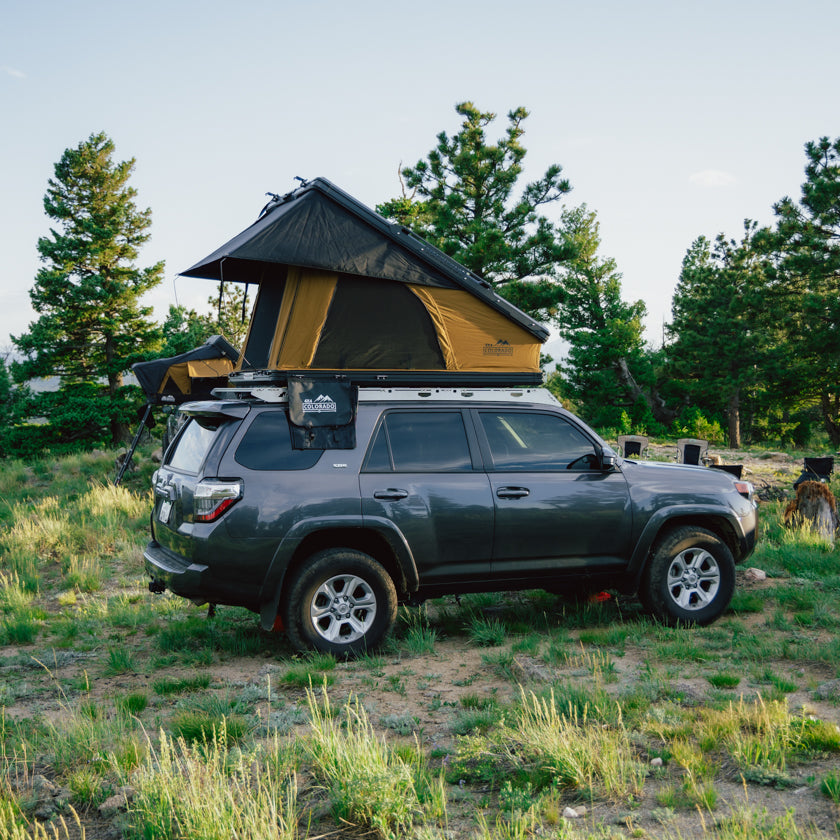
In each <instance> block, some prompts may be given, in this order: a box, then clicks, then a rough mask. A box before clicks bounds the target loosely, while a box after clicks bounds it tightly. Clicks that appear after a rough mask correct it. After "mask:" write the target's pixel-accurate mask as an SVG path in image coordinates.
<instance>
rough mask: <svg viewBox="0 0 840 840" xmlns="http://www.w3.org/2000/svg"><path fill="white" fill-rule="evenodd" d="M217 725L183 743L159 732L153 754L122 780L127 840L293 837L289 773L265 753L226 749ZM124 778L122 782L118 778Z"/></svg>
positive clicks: (296, 817)
mask: <svg viewBox="0 0 840 840" xmlns="http://www.w3.org/2000/svg"><path fill="white" fill-rule="evenodd" d="M228 740H229V739H228V738H227V736H226V733H225V732H224V726H222V729H221V730H220V731H219V732H216V733H214V734H213V735H212V737H211V738H209V739H208V740H205V741H203V742H202V743H200V744H194V745H190V744H187V743H186V742H185V741H184V740H182V739H180V738H179V739H172V738H170V737H169V736H167V735H166V734H165V733H161V735H160V741H159V744H158V747H157V749H156V750H154V751H152V750H150V752H149V757H148V759H147V761H146V763H145V764H144V765H143V766H142V767H141V768H140V770H139V771H137V772H135V773H134V774H133V775H132V776H131V777H130V781H131V783H132V784H133V786H134V787H135V790H136V795H135V798H134V800H133V801H132V802H131V804H130V805H129V807H128V814H127V819H126V826H125V829H124V836H125V837H126V838H127V840H148V839H149V838H155V840H181V838H190V840H218V838H221V837H236V838H239V840H265V838H267V837H271V838H276V840H295V838H297V837H298V836H299V833H298V820H299V816H300V815H299V813H298V807H297V778H296V775H295V771H294V768H293V767H291V766H289V765H287V764H285V763H284V762H282V761H281V762H278V761H276V758H277V754H278V753H279V752H280V748H279V747H278V746H277V744H276V743H275V745H274V747H275V753H274V755H272V756H265V755H263V754H260V753H254V754H251V755H247V754H243V753H238V754H236V755H234V754H233V753H232V752H230V751H229V748H228ZM126 781H127V780H126Z"/></svg>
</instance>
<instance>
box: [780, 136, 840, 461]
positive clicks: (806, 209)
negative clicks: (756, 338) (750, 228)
mask: <svg viewBox="0 0 840 840" xmlns="http://www.w3.org/2000/svg"><path fill="white" fill-rule="evenodd" d="M805 154H806V158H807V163H806V166H805V182H804V183H803V184H802V195H801V198H800V201H799V202H798V203H797V202H795V201H793V199H791V198H783V199H782V200H781V201H780V202H778V203H777V204H776V205H775V206H774V208H773V209H774V211H775V213H776V218H777V224H776V229H775V231H772V232H769V233H768V235H767V237H766V239H765V241H764V242H765V245H766V246H767V247H768V248H769V250H771V252H773V253H774V254H775V256H776V267H777V270H776V272H775V273H774V277H773V279H774V282H773V284H772V286H771V293H772V300H773V301H774V302H775V303H776V308H777V309H778V310H779V311H780V312H782V313H784V314H783V317H784V319H785V322H786V323H787V324H788V326H789V330H788V337H787V348H788V353H787V359H788V360H789V365H788V368H789V370H790V371H791V372H793V371H795V376H794V375H790V376H788V377H787V386H788V387H789V389H790V391H791V393H793V394H797V395H800V396H803V397H810V398H811V399H813V400H816V401H817V402H818V404H819V407H820V412H821V414H822V419H823V424H824V426H825V429H826V431H827V432H828V434H829V436H830V438H831V442H832V444H833V445H834V446H835V447H837V446H840V385H839V384H838V383H840V329H839V328H838V324H840V138H837V139H835V140H833V141H832V140H830V139H829V138H828V137H823V138H821V139H820V140H818V141H816V142H809V143H807V144H806V145H805Z"/></svg>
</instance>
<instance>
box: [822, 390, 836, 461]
mask: <svg viewBox="0 0 840 840" xmlns="http://www.w3.org/2000/svg"><path fill="white" fill-rule="evenodd" d="M820 409H821V411H822V416H823V425H824V426H825V430H826V431H827V432H828V437H829V438H830V439H831V445H832V446H833V447H835V449H836V448H837V447H840V422H838V421H840V394H835V395H834V399H832V398H831V394H829V393H828V391H823V392H822V393H821V394H820Z"/></svg>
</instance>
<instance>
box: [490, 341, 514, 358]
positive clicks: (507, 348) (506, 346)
mask: <svg viewBox="0 0 840 840" xmlns="http://www.w3.org/2000/svg"><path fill="white" fill-rule="evenodd" d="M484 355H485V356H512V355H513V346H512V345H511V343H510V342H509V341H506V340H505V339H504V338H500V339H499V340H498V341H497V342H496V343H495V344H485V345H484Z"/></svg>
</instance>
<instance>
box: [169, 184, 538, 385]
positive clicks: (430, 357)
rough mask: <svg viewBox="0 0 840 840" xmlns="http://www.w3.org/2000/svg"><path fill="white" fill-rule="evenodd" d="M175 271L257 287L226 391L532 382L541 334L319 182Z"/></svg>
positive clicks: (424, 248)
mask: <svg viewBox="0 0 840 840" xmlns="http://www.w3.org/2000/svg"><path fill="white" fill-rule="evenodd" d="M182 274H183V275H184V276H187V277H205V278H208V279H210V280H216V281H220V282H227V281H234V282H240V283H246V284H248V283H255V284H257V285H258V286H259V291H258V293H257V298H256V302H255V304H254V309H253V313H252V315H251V321H250V325H249V329H248V335H247V338H246V340H245V345H244V347H243V350H242V353H241V355H240V356H239V359H238V361H237V364H236V370H235V371H234V374H233V375H232V377H231V381H232V382H236V381H243V380H249V378H250V379H253V378H254V377H265V378H268V379H272V380H274V381H277V380H280V381H282V380H283V379H285V378H286V377H288V376H289V375H292V374H307V375H312V374H333V375H337V376H338V378H342V379H348V380H350V381H353V382H354V383H355V384H365V383H366V382H367V383H371V382H376V383H377V384H382V383H383V382H399V381H402V382H405V381H409V382H411V383H414V384H423V385H434V384H452V383H457V384H470V385H473V386H474V385H479V384H503V385H525V384H539V383H540V382H541V381H542V374H541V371H540V346H541V344H542V342H544V341H545V340H546V338H547V337H548V330H546V329H545V327H543V326H542V325H541V324H539V323H537V322H536V321H534V320H533V319H531V318H530V317H528V316H527V315H526V314H525V313H524V312H522V311H521V310H519V309H517V308H516V307H515V306H513V305H512V304H510V303H508V302H507V301H506V300H504V298H502V297H500V296H499V295H498V294H496V293H495V292H494V291H493V289H492V287H491V286H490V284H489V283H487V282H486V281H484V280H482V279H481V278H480V277H478V276H477V275H475V274H473V273H472V272H470V271H468V270H467V269H466V268H464V267H463V266H462V265H460V264H459V263H458V262H456V261H455V260H453V259H452V258H450V257H448V256H446V255H445V254H444V253H443V252H442V251H440V250H438V249H437V248H435V247H434V246H432V245H430V244H429V243H427V242H426V241H425V240H423V239H422V238H420V237H419V236H417V235H415V234H413V233H412V232H411V231H409V230H408V229H407V228H405V227H402V226H400V225H396V224H392V223H391V222H389V221H387V220H386V219H384V218H383V217H382V216H380V215H378V214H377V213H375V212H373V211H372V210H370V209H369V208H368V207H365V206H364V205H363V204H361V203H360V202H358V201H356V199H354V198H352V197H351V196H349V195H348V194H347V193H345V192H344V191H342V190H340V189H339V188H338V187H336V186H334V185H333V184H331V183H330V182H329V181H327V180H325V179H323V178H317V179H315V180H313V181H309V182H306V183H304V184H303V186H301V187H300V188H299V189H297V190H295V191H293V192H290V193H288V194H287V195H284V196H273V197H272V200H271V201H270V202H269V203H268V204H267V205H266V207H265V208H264V209H263V212H262V214H261V215H260V217H259V218H258V219H257V221H256V222H254V223H253V224H252V225H251V226H250V227H248V228H246V229H245V230H244V231H242V233H240V234H239V235H238V236H235V237H234V238H233V239H231V240H230V241H229V242H227V243H226V244H225V245H223V246H222V247H221V248H219V249H218V250H217V251H214V252H213V253H212V254H210V255H209V256H208V257H206V258H205V259H203V260H201V261H200V262H198V263H196V264H195V265H193V266H192V267H191V268H189V269H187V270H186V271H184V272H182Z"/></svg>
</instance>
